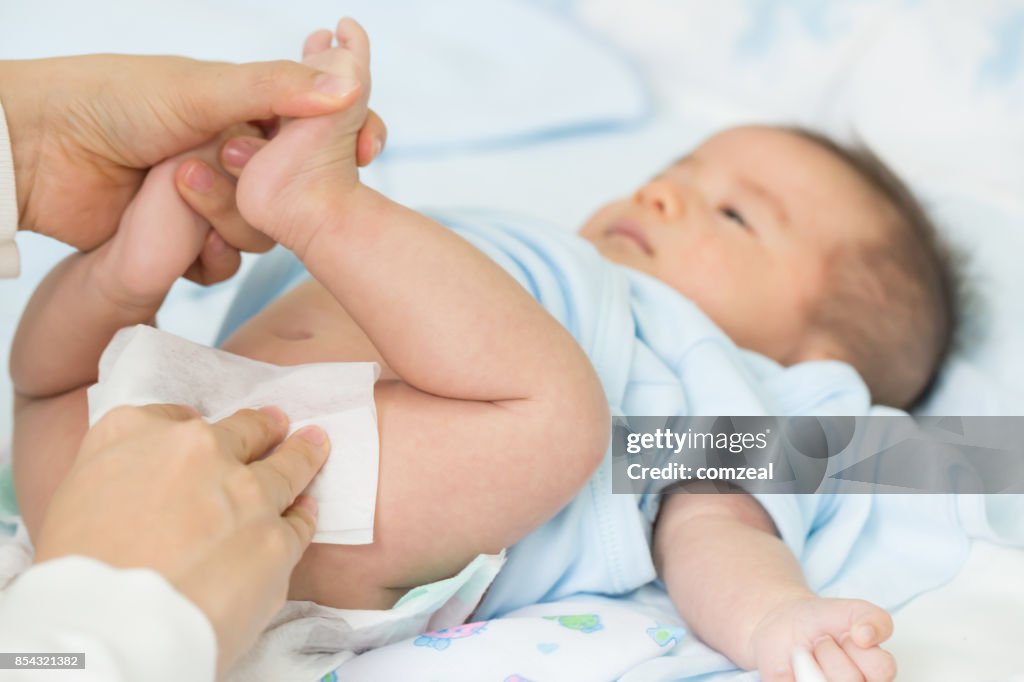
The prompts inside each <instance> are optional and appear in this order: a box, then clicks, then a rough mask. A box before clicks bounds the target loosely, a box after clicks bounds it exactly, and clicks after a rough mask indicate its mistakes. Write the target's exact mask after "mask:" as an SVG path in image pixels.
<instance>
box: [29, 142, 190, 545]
mask: <svg viewBox="0 0 1024 682" xmlns="http://www.w3.org/2000/svg"><path fill="white" fill-rule="evenodd" d="M207 151H209V150H207ZM179 163H180V160H173V161H168V162H165V163H164V164H161V165H160V166H157V167H156V168H154V169H153V170H152V171H150V173H149V174H148V176H147V178H146V181H145V183H144V184H143V186H142V189H141V190H140V192H139V194H138V195H137V196H136V198H135V199H134V200H133V201H132V203H131V204H130V205H129V207H128V209H127V211H126V212H125V215H124V217H123V219H122V221H121V225H120V227H119V229H118V232H117V234H116V235H115V236H114V237H113V238H112V239H111V240H110V241H108V242H107V243H105V244H104V245H103V246H101V247H99V248H97V249H96V250H94V251H91V252H89V253H76V254H74V255H72V256H70V257H68V258H67V259H65V260H64V261H63V262H61V263H60V264H59V265H57V266H56V267H55V268H54V269H53V271H52V272H50V274H49V275H48V276H47V277H46V278H45V279H44V280H43V282H42V283H41V284H40V285H39V287H38V289H37V290H36V292H35V293H34V295H33V296H32V299H31V300H30V301H29V304H28V306H27V308H26V309H25V312H24V314H23V315H22V318H21V322H20V324H19V326H18V330H17V333H16V334H15V338H14V343H13V346H12V350H11V377H12V380H13V384H14V390H15V423H14V443H13V446H14V476H15V483H16V485H15V488H16V491H17V496H18V504H19V507H20V510H21V513H22V516H23V518H24V520H25V524H26V526H27V527H28V529H29V531H30V533H33V532H34V531H35V530H36V529H37V528H38V524H39V523H40V522H41V521H42V515H43V512H44V511H45V509H46V506H47V504H48V503H49V499H50V496H51V495H52V493H53V490H54V489H55V488H56V486H57V484H58V483H59V482H60V481H61V480H62V479H63V477H64V475H65V473H66V472H67V470H68V468H69V467H70V465H71V463H72V462H73V459H74V456H75V453H76V452H77V451H78V447H79V445H80V443H81V439H82V436H83V435H84V433H85V430H86V428H87V422H88V419H87V411H86V410H87V408H86V395H85V393H86V389H87V388H88V387H89V385H91V384H92V383H94V382H95V381H96V371H97V364H98V362H99V357H100V355H101V354H102V352H103V349H104V348H105V347H106V345H107V343H109V341H110V339H111V337H113V335H114V333H115V332H117V330H118V329H120V328H122V327H125V326H130V325H134V324H140V323H142V324H151V323H152V322H153V320H154V316H155V315H156V312H157V310H158V309H159V308H160V305H161V303H162V302H163V299H164V297H165V296H166V294H167V291H168V290H169V289H170V286H171V284H173V283H174V281H175V280H176V279H177V278H178V277H179V276H180V275H181V274H182V273H184V271H185V270H186V269H187V268H188V267H189V265H190V264H191V263H192V262H193V261H195V259H196V256H197V255H199V254H200V253H201V252H202V250H203V248H204V244H205V243H206V240H207V239H209V238H210V237H209V236H208V233H209V226H208V224H207V223H206V222H205V221H204V220H202V219H201V218H199V217H198V216H197V215H196V214H195V213H193V212H192V210H191V209H190V208H189V207H188V205H187V204H185V203H184V201H183V200H182V199H181V198H180V197H179V196H178V193H177V191H176V189H175V186H174V172H175V169H176V167H177V165H178V164H179Z"/></svg>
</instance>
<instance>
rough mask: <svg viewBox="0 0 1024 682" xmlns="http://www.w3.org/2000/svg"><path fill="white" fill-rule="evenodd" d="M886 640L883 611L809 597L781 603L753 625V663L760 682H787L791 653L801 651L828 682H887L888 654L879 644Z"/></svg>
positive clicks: (890, 671)
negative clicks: (806, 653) (801, 649)
mask: <svg viewBox="0 0 1024 682" xmlns="http://www.w3.org/2000/svg"><path fill="white" fill-rule="evenodd" d="M890 635H892V618H891V617H890V616H889V614H888V613H886V612H885V610H884V609H881V608H879V607H877V606H875V605H874V604H871V603H869V602H866V601H861V600H859V599H823V598H820V597H809V598H801V599H796V600H793V601H790V602H786V603H785V604H782V605H781V606H779V607H777V608H776V609H774V610H773V611H772V612H771V613H770V614H768V616H766V617H765V619H764V620H763V621H761V623H760V624H759V625H758V626H757V629H756V630H755V631H754V635H753V637H752V642H751V644H752V646H753V654H754V658H755V660H756V661H757V667H758V670H759V671H760V672H761V679H762V680H764V682H793V679H794V677H793V669H792V665H791V661H792V655H793V651H794V650H795V649H796V648H798V647H799V648H803V649H805V650H806V651H808V652H809V653H810V655H811V657H812V658H813V659H814V660H815V661H816V662H817V664H818V667H819V668H821V671H822V672H823V673H824V675H825V679H827V680H829V682H841V681H844V680H856V681H858V682H859V681H861V680H864V681H866V682H889V681H890V680H892V679H894V678H895V677H896V663H895V661H894V660H893V657H892V654H890V653H889V652H887V651H885V650H884V649H882V648H881V647H879V644H881V643H882V642H884V641H885V640H887V639H888V638H889V637H890Z"/></svg>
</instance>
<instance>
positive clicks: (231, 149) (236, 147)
mask: <svg viewBox="0 0 1024 682" xmlns="http://www.w3.org/2000/svg"><path fill="white" fill-rule="evenodd" d="M256 151H257V147H256V145H254V144H253V143H252V142H249V141H248V140H232V141H230V142H228V143H227V144H226V145H224V162H225V163H226V164H227V165H229V166H234V167H235V168H241V167H242V166H244V165H245V164H247V163H249V159H251V158H252V157H253V155H254V154H256Z"/></svg>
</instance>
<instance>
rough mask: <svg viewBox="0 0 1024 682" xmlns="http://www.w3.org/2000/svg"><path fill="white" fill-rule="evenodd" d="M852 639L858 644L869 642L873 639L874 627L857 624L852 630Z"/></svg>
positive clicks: (862, 644)
mask: <svg viewBox="0 0 1024 682" xmlns="http://www.w3.org/2000/svg"><path fill="white" fill-rule="evenodd" d="M853 639H854V642H855V643H856V644H859V645H860V646H865V645H868V644H871V643H872V642H874V641H875V628H873V627H872V626H870V625H858V626H857V627H856V628H854V630H853Z"/></svg>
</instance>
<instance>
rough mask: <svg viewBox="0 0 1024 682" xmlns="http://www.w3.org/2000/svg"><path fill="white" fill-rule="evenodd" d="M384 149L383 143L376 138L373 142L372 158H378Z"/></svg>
mask: <svg viewBox="0 0 1024 682" xmlns="http://www.w3.org/2000/svg"><path fill="white" fill-rule="evenodd" d="M382 149H384V142H383V141H382V140H381V139H380V138H379V137H378V138H377V139H376V140H374V141H373V158H375V159H376V158H377V157H378V156H380V152H381V150H382Z"/></svg>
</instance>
